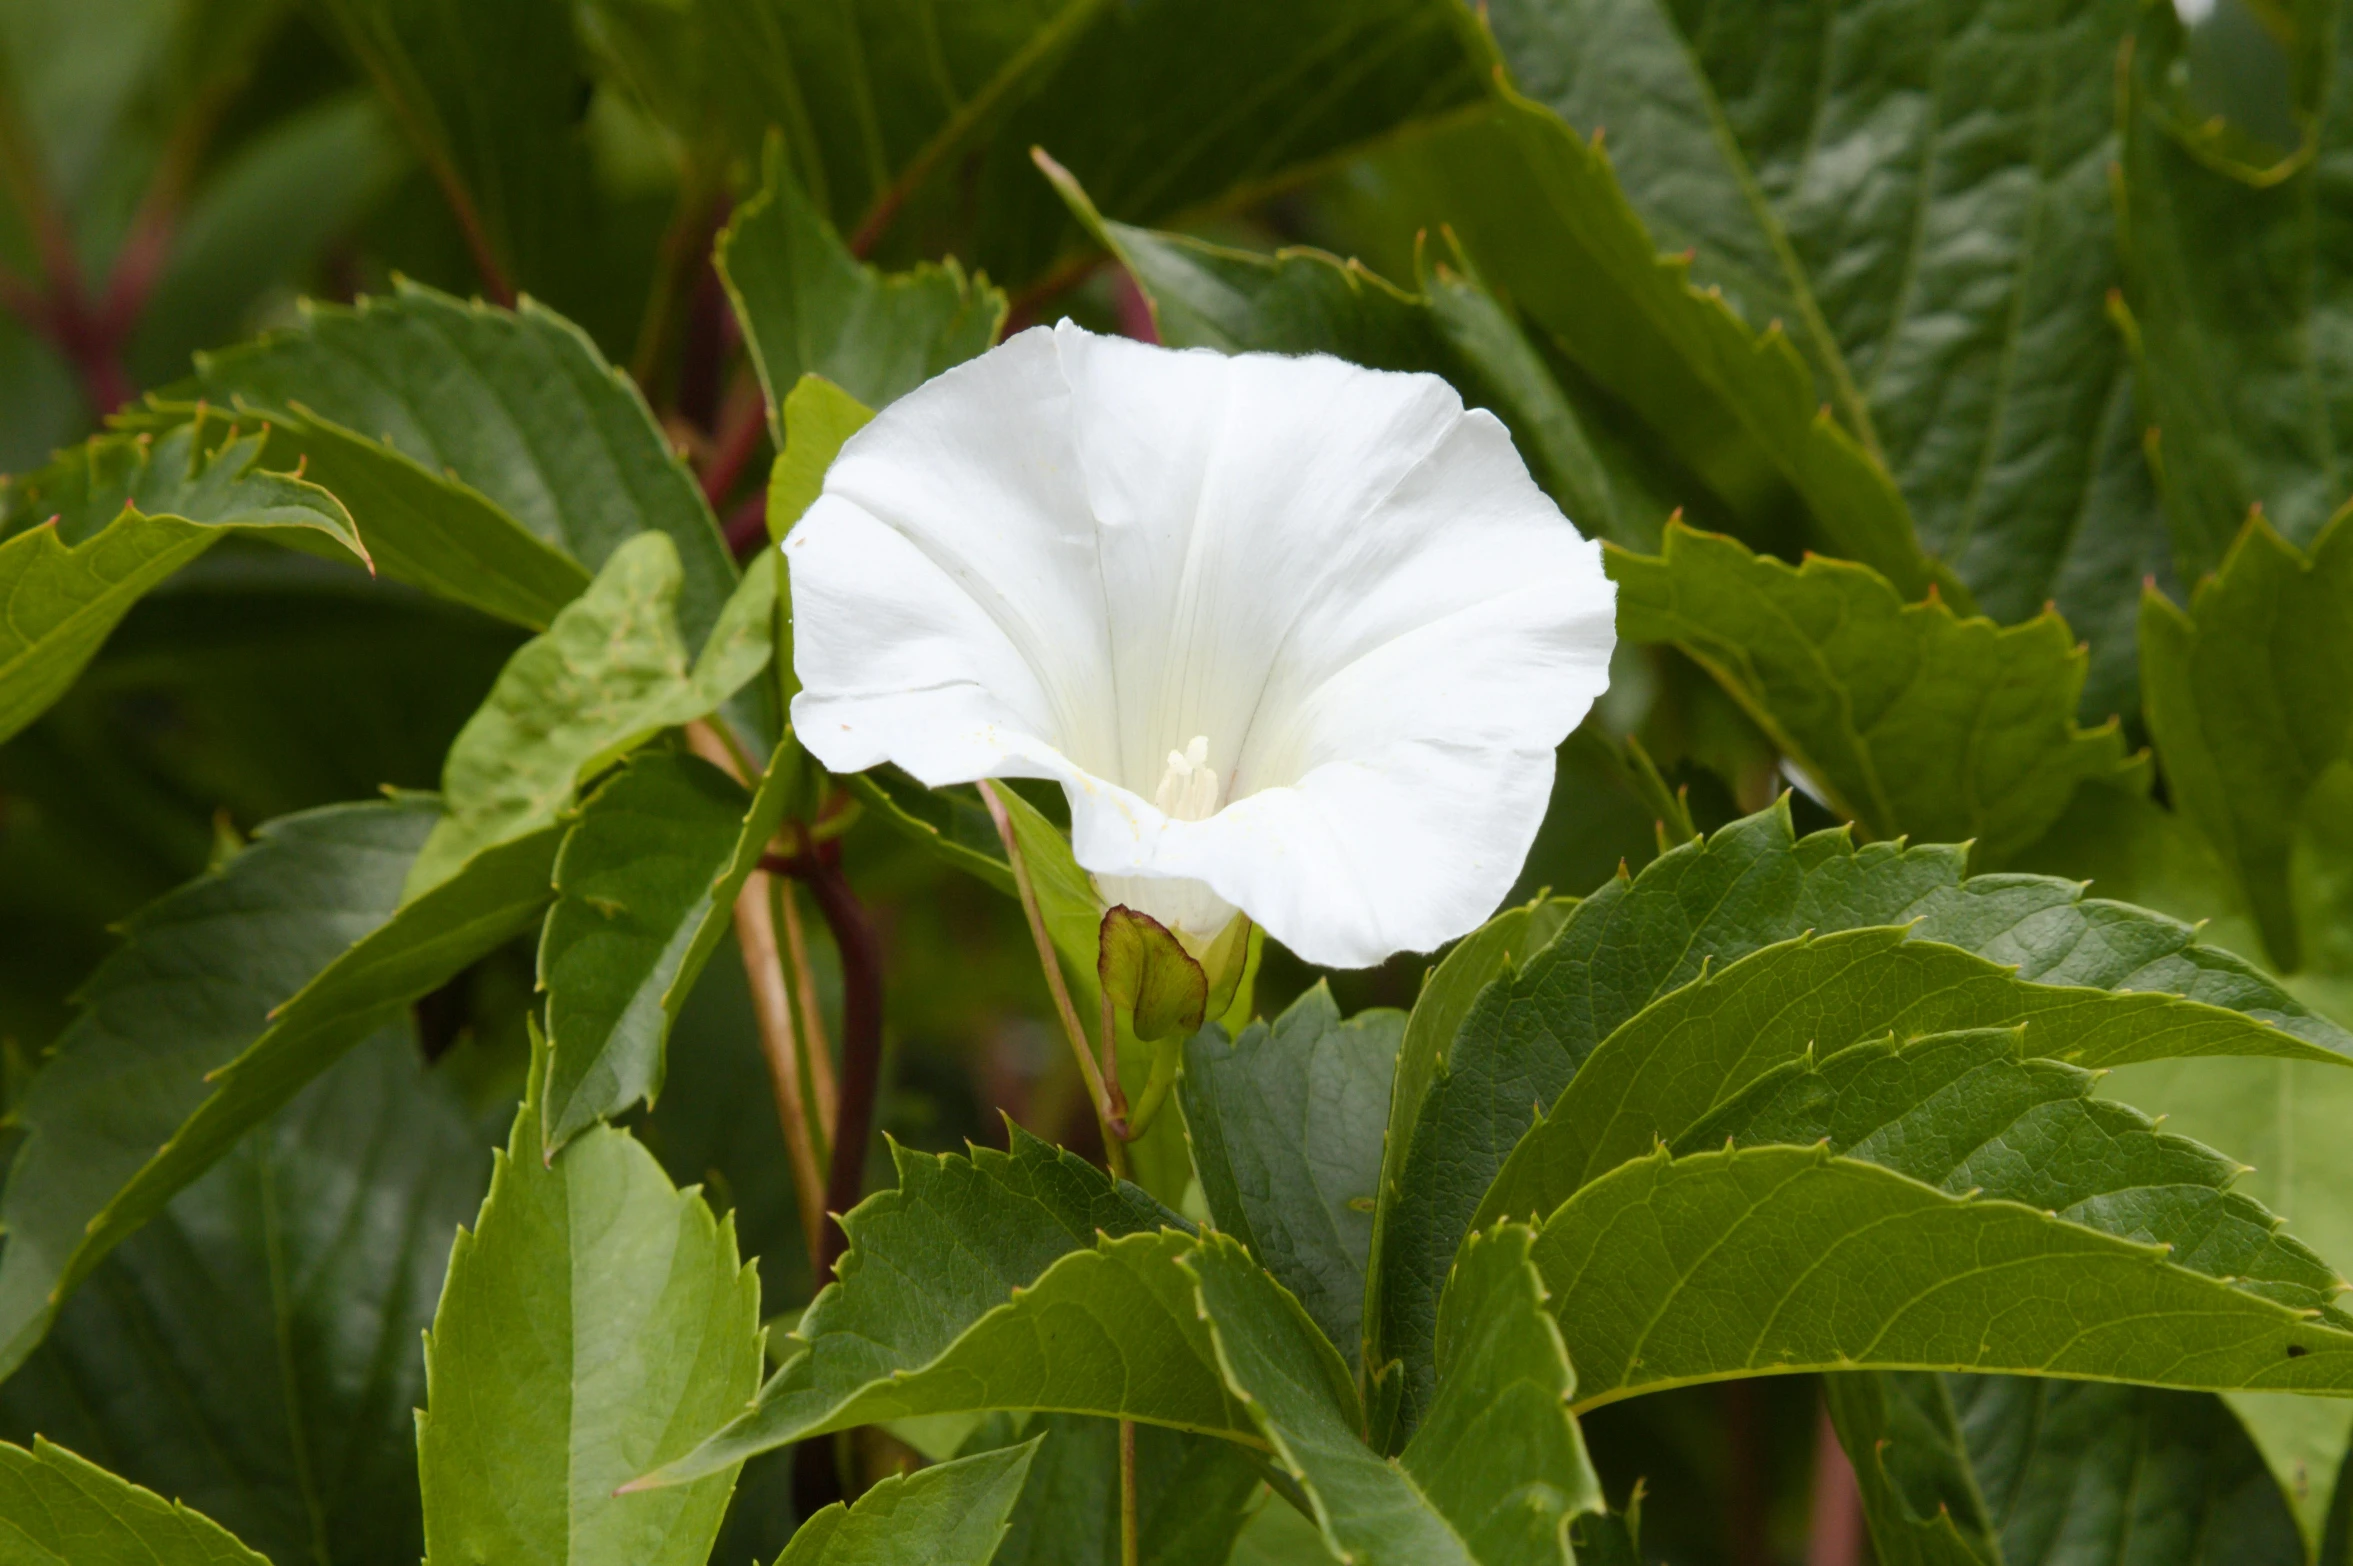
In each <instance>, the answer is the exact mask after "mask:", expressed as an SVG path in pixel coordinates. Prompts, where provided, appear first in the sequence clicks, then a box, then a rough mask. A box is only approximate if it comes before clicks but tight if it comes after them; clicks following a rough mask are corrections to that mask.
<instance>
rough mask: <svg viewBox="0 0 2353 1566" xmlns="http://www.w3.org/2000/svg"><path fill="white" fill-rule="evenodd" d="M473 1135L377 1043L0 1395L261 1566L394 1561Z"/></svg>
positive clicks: (254, 1145)
mask: <svg viewBox="0 0 2353 1566" xmlns="http://www.w3.org/2000/svg"><path fill="white" fill-rule="evenodd" d="M489 1176H490V1150H489V1145H488V1138H487V1137H485V1136H484V1135H482V1133H481V1131H480V1130H479V1128H478V1127H477V1126H476V1124H475V1123H474V1121H473V1118H472V1117H471V1116H470V1115H469V1114H468V1113H467V1112H466V1107H465V1105H464V1103H463V1102H462V1101H461V1100H460V1099H459V1097H458V1095H457V1094H456V1092H455V1091H454V1090H453V1088H452V1087H451V1086H450V1085H449V1084H448V1083H447V1082H444V1081H440V1080H437V1079H436V1078H435V1077H432V1076H429V1075H427V1073H426V1071H425V1068H424V1062H423V1060H422V1059H421V1058H420V1056H419V1055H418V1053H417V1048H416V1042H415V1039H414V1037H413V1033H412V1030H411V1029H410V1028H408V1027H406V1026H403V1025H396V1026H393V1027H389V1028H386V1029H384V1030H383V1031H381V1032H379V1033H378V1034H376V1035H375V1036H374V1037H373V1038H371V1039H370V1040H368V1041H367V1042H366V1043H365V1044H363V1045H362V1046H361V1047H360V1048H358V1049H356V1050H354V1051H352V1053H351V1054H349V1055H348V1056H346V1057H345V1058H344V1059H343V1060H342V1061H341V1062H339V1063H338V1064H337V1065H336V1066H334V1067H333V1068H332V1069H331V1070H329V1071H328V1072H327V1073H326V1074H325V1075H323V1076H322V1077H321V1078H320V1079H319V1080H318V1081H317V1082H315V1083H313V1084H312V1085H311V1086H310V1087H309V1088H307V1089H305V1090H304V1092H303V1093H302V1094H301V1095H300V1096H299V1097H298V1098H296V1100H295V1101H294V1103H293V1104H291V1105H289V1106H288V1108H287V1109H286V1111H285V1112H284V1113H283V1114H281V1115H279V1116H278V1117H276V1118H275V1119H274V1120H272V1121H271V1122H270V1123H269V1124H268V1125H267V1126H265V1127H263V1128H261V1129H259V1130H257V1131H255V1132H253V1133H251V1134H250V1135H249V1136H247V1137H246V1138H245V1140H244V1141H242V1142H240V1143H239V1144H238V1145H237V1147H236V1148H235V1149H233V1150H232V1151H231V1152H230V1153H229V1154H228V1155H227V1156H226V1157H225V1158H223V1159H222V1160H221V1162H220V1164H219V1166H218V1167H216V1168H215V1169H214V1170H213V1171H212V1172H211V1173H210V1174H208V1175H206V1176H205V1177H204V1178H203V1179H201V1180H199V1181H197V1182H196V1183H195V1184H194V1185H192V1186H190V1187H189V1188H188V1189H187V1190H185V1191H183V1192H181V1193H180V1195H179V1196H177V1197H175V1198H174V1199H173V1201H172V1203H171V1205H170V1206H169V1207H168V1208H166V1209H165V1211H164V1212H163V1213H161V1214H159V1215H158V1216H157V1217H156V1219H155V1221H154V1222H153V1223H152V1224H150V1225H149V1226H148V1227H147V1229H146V1230H144V1231H143V1232H141V1233H140V1234H137V1235H134V1236H132V1238H131V1239H130V1240H129V1241H128V1242H127V1243H126V1244H124V1245H123V1246H122V1247H121V1248H120V1249H118V1250H117V1251H115V1253H114V1254H113V1255H112V1256H110V1257H109V1258H108V1259H107V1260H106V1262H105V1263H104V1265H102V1266H101V1267H100V1268H99V1269H98V1271H97V1272H96V1273H95V1274H94V1275H93V1276H92V1277H91V1279H90V1281H89V1282H88V1284H87V1285H85V1286H84V1287H83V1289H82V1290H81V1291H80V1292H79V1293H77V1294H76V1295H75V1296H74V1298H73V1299H72V1300H71V1301H69V1302H68V1303H67V1305H66V1307H65V1310H64V1311H63V1312H62V1313H61V1314H60V1316H59V1318H58V1321H57V1325H56V1326H55V1327H54V1328H53V1329H51V1332H50V1335H49V1339H48V1341H47V1342H46V1343H45V1344H43V1345H42V1347H41V1349H40V1350H39V1351H38V1352H37V1353H35V1354H34V1355H33V1357H32V1358H31V1359H30V1360H29V1361H27V1362H26V1364H25V1366H24V1368H23V1369H21V1370H20V1371H18V1372H17V1374H16V1375H15V1376H14V1377H12V1378H11V1379H10V1380H9V1382H8V1383H7V1385H6V1386H5V1387H0V1429H4V1430H5V1432H6V1433H7V1434H8V1435H9V1436H10V1437H11V1438H13V1439H18V1440H29V1439H30V1438H31V1437H32V1436H33V1434H34V1433H35V1432H38V1433H39V1434H41V1435H44V1436H47V1437H48V1438H49V1439H51V1440H54V1441H58V1442H61V1443H63V1444H64V1445H66V1446H69V1447H71V1448H73V1449H74V1450H75V1451H77V1452H83V1453H86V1454H88V1455H89V1456H90V1457H91V1458H92V1459H94V1460H96V1461H99V1462H102V1463H104V1464H105V1465H106V1466H107V1467H108V1468H110V1469H112V1470H113V1471H114V1472H116V1473H118V1474H121V1475H122V1476H123V1477H125V1478H126V1479H129V1480H131V1481H133V1482H134V1483H137V1484H142V1485H145V1486H146V1487H147V1488H149V1489H151V1490H154V1491H156V1492H158V1493H159V1494H163V1495H169V1496H173V1497H176V1498H178V1499H180V1500H182V1501H185V1502H187V1503H188V1504H189V1505H191V1506H194V1507H196V1508H198V1509H199V1510H201V1511H203V1512H204V1513H205V1514H206V1515H207V1516H210V1517H213V1518H216V1519H217V1520H219V1521H220V1522H221V1523H223V1524H224V1525H226V1526H227V1527H229V1528H231V1529H232V1530H234V1531H235V1532H236V1534H237V1535H238V1537H239V1538H241V1539H244V1540H245V1541H246V1542H247V1543H249V1544H251V1545H252V1546H253V1547H254V1548H256V1549H258V1550H261V1551H263V1552H265V1553H266V1554H268V1555H270V1556H271V1557H272V1558H274V1559H277V1560H280V1561H308V1560H312V1559H315V1558H317V1556H318V1555H319V1554H320V1553H322V1552H323V1553H324V1554H325V1555H326V1556H327V1558H329V1559H332V1560H334V1561H337V1562H351V1563H355V1566H356V1563H367V1566H415V1562H416V1560H417V1557H418V1555H419V1554H420V1553H421V1551H422V1550H423V1547H424V1534H423V1532H422V1518H421V1514H420V1512H419V1510H418V1505H417V1474H416V1416H415V1413H414V1410H415V1408H416V1406H417V1405H418V1404H419V1403H421V1402H423V1401H424V1391H425V1386H424V1368H425V1367H424V1360H423V1357H422V1356H421V1355H420V1354H419V1353H418V1352H417V1339H418V1335H419V1334H420V1333H421V1332H422V1331H423V1330H424V1328H425V1325H426V1323H427V1322H429V1321H430V1320H431V1319H432V1315H433V1302H434V1300H435V1298H437V1297H438V1296H439V1294H440V1292H441V1278H442V1271H443V1268H444V1267H445V1265H446V1263H447V1260H448V1255H449V1242H450V1238H451V1236H452V1235H454V1234H455V1233H456V1231H457V1226H458V1225H459V1224H460V1223H462V1222H464V1221H465V1220H466V1219H468V1218H469V1217H471V1216H472V1215H473V1212H474V1209H475V1208H476V1207H477V1206H479V1205H480V1203H481V1199H482V1188H483V1186H484V1184H485V1183H486V1182H487V1181H488V1179H489Z"/></svg>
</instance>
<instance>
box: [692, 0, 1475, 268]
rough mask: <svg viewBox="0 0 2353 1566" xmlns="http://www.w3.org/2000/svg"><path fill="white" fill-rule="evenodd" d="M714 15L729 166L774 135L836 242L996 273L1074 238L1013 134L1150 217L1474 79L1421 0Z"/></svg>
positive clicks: (1418, 109)
mask: <svg viewBox="0 0 2353 1566" xmlns="http://www.w3.org/2000/svg"><path fill="white" fill-rule="evenodd" d="M712 22H713V24H714V25H713V43H714V45H715V48H716V51H717V57H716V69H715V72H714V91H715V92H716V93H717V94H718V95H719V98H720V101H721V104H722V112H723V114H724V117H725V119H726V121H727V123H728V124H729V126H730V127H731V129H732V131H733V139H734V144H735V147H736V150H737V153H738V155H739V156H741V157H743V158H744V159H745V161H746V162H747V164H748V163H749V162H750V161H751V159H752V158H753V156H754V155H755V154H756V151H757V149H758V148H759V146H760V143H761V140H762V138H763V137H764V136H765V135H766V133H767V131H768V129H769V128H770V127H771V126H774V127H779V128H781V130H782V131H783V135H784V144H785V147H786V149H787V151H788V152H789V153H790V154H791V157H792V162H793V168H792V172H793V173H794V174H795V175H796V176H797V177H798V179H799V181H800V184H801V187H802V188H803V189H804V190H806V191H808V192H809V196H810V199H811V201H812V203H813V204H814V205H815V206H816V207H817V208H818V209H819V210H820V211H821V212H823V213H824V214H825V215H826V216H828V217H829V218H831V219H832V221H833V223H834V224H835V226H836V227H837V228H838V229H839V230H840V231H841V232H842V233H844V234H846V235H848V236H850V248H851V249H852V250H853V251H856V252H858V253H860V254H864V253H866V252H867V251H868V250H869V249H870V248H872V247H873V245H874V243H875V242H876V240H877V239H878V238H880V237H882V236H883V235H885V233H886V232H887V233H888V235H889V236H890V239H889V249H890V251H891V253H892V254H894V255H895V254H899V253H904V254H906V255H909V256H912V255H916V254H938V253H940V252H941V251H944V250H949V249H952V250H954V251H955V252H956V253H957V254H959V255H962V256H964V257H965V258H966V259H967V260H968V261H970V262H972V263H974V264H977V265H979V266H982V267H985V268H986V269H987V270H988V272H989V274H990V275H991V276H993V277H996V278H999V279H1001V280H1007V281H1027V280H1030V279H1033V278H1035V277H1037V276H1038V275H1039V274H1040V273H1042V272H1045V271H1046V270H1047V269H1048V268H1049V267H1051V266H1052V265H1054V264H1055V263H1056V262H1058V261H1059V260H1061V259H1062V257H1063V253H1064V252H1065V251H1067V250H1069V249H1071V248H1074V243H1073V242H1074V241H1076V240H1077V239H1078V238H1079V236H1078V234H1077V232H1076V227H1077V226H1076V224H1075V223H1074V222H1073V221H1072V220H1071V218H1070V216H1069V215H1068V214H1067V213H1066V212H1065V211H1064V210H1063V208H1062V205H1061V203H1060V202H1059V201H1058V200H1057V199H1056V198H1055V196H1054V194H1053V192H1052V191H1051V190H1049V189H1048V188H1046V187H1045V186H1044V185H1043V184H1042V183H1041V182H1040V181H1039V180H1038V179H1037V177H1036V175H1035V173H1034V172H1033V171H1032V170H1031V168H1030V165H1029V161H1028V153H1029V149H1030V148H1032V147H1041V146H1042V147H1044V148H1046V149H1047V150H1048V151H1049V152H1052V153H1054V154H1055V156H1057V157H1059V158H1061V159H1062V160H1063V161H1064V162H1065V163H1067V164H1069V165H1070V167H1071V169H1072V171H1073V172H1074V173H1076V174H1077V175H1078V177H1079V178H1080V179H1082V180H1084V181H1085V182H1086V183H1087V185H1088V187H1089V188H1090V189H1092V190H1094V191H1095V193H1096V195H1097V197H1098V198H1099V199H1100V200H1101V201H1102V204H1103V207H1104V210H1106V211H1108V212H1111V213H1113V214H1114V215H1116V216H1119V217H1122V218H1126V219H1128V220H1130V221H1149V220H1151V219H1153V218H1156V217H1160V216H1163V215H1165V214H1169V213H1174V212H1178V211H1182V210H1184V209H1186V208H1189V207H1193V206H1196V205H1199V204H1202V203H1207V202H1212V201H1217V200H1220V199H1222V198H1228V197H1230V196H1232V195H1235V194H1238V193H1242V192H1246V191H1247V190H1249V189H1251V188H1254V187H1264V186H1267V185H1270V184H1274V183H1277V182H1280V181H1282V180H1284V179H1286V178H1295V177H1297V175H1298V174H1299V173H1301V172H1302V171H1304V170H1306V169H1308V168H1310V167H1313V166H1315V165H1318V164H1320V163H1322V162H1323V161H1325V160H1327V159H1332V158H1335V157H1337V156H1339V155H1340V154H1342V153H1344V152H1346V151H1347V150H1348V149H1350V148H1353V147H1355V146H1358V145H1360V144H1362V143H1364V142H1367V141H1370V140H1372V139H1373V138H1375V137H1377V136H1380V135H1382V134H1384V133H1387V132H1390V131H1393V130H1395V129H1397V128H1399V127H1401V126H1403V125H1406V124H1409V123H1412V122H1414V121H1416V120H1419V119H1422V118H1426V117H1428V116H1431V115H1433V114H1437V113H1442V112H1443V111H1445V110H1447V109H1449V108H1452V107H1455V106H1457V105H1459V104H1461V103H1463V102H1465V101H1466V100H1468V99H1470V98H1471V97H1472V96H1473V95H1474V94H1475V93H1476V91H1477V87H1478V83H1477V78H1476V76H1475V75H1474V72H1473V69H1472V67H1471V64H1470V62H1469V61H1468V60H1467V59H1466V58H1465V55H1464V50H1463V48H1462V45H1461V42H1460V40H1459V37H1458V34H1457V31H1456V23H1455V19H1454V16H1453V15H1452V13H1451V10H1450V8H1449V7H1447V6H1445V5H1442V4H1436V3H1431V0H1369V3H1368V0H1304V3H1298V4H1292V5H1287V6H1283V7H1279V8H1269V7H1266V6H1262V5H1255V4H1250V3H1248V0H1211V3H1207V4H1203V3H1170V0H1146V3H1143V4H1138V5H1114V4H1109V3H1106V0H1017V3H1010V4H1005V5H1000V6H993V7H990V8H988V9H986V10H982V11H971V10H964V9H957V8H952V7H945V6H940V5H937V4H936V3H934V0H890V3H887V4H881V5H872V6H866V7H861V8H859V9H858V10H857V11H856V12H855V13H854V14H853V15H850V16H848V17H847V18H836V17H832V16H827V15H822V14H820V13H816V12H811V11H808V10H805V9H803V8H802V7H800V6H797V5H791V4H785V3H780V0H765V3H761V4H753V5H743V6H730V7H726V8H723V9H721V10H720V11H718V12H717V13H715V14H714V15H713V17H712ZM918 39H920V40H923V45H922V46H921V47H916V46H914V45H913V43H912V41H913V40H918ZM1338 62H1345V63H1344V64H1340V63H1338ZM1335 73H1337V74H1335ZM951 234H952V235H954V236H955V237H954V238H953V239H952V240H949V242H945V243H933V242H931V241H932V239H933V237H934V236H935V235H936V236H940V237H941V238H946V237H947V236H948V235H951Z"/></svg>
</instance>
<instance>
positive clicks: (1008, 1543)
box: [959, 1414, 1260, 1566]
mask: <svg viewBox="0 0 2353 1566" xmlns="http://www.w3.org/2000/svg"><path fill="white" fill-rule="evenodd" d="M1017 1418H1018V1416H1014V1415H1008V1414H992V1415H990V1416H988V1417H987V1418H986V1419H985V1420H983V1422H982V1424H981V1427H980V1429H979V1430H977V1431H976V1432H975V1433H974V1434H973V1436H972V1438H971V1439H970V1440H968V1441H966V1442H965V1443H964V1446H963V1448H962V1449H961V1451H960V1453H959V1455H960V1456H961V1455H970V1454H971V1453H973V1452H976V1451H980V1450H983V1449H993V1448H994V1447H996V1446H1001V1445H1009V1444H1011V1443H1012V1442H1013V1441H1015V1440H1018V1439H1019V1438H1020V1437H1021V1436H1023V1435H1030V1434H1031V1433H1032V1432H1042V1433H1041V1434H1037V1435H1035V1436H1034V1437H1033V1439H1034V1441H1035V1442H1036V1443H1037V1455H1036V1456H1035V1457H1034V1458H1032V1459H1031V1461H1030V1468H1029V1482H1028V1483H1027V1484H1026V1485H1025V1486H1023V1488H1022V1492H1021V1500H1020V1503H1019V1504H1018V1505H1016V1506H1015V1507H1014V1508H1013V1516H1012V1519H1011V1522H1010V1524H1009V1525H1008V1527H1007V1529H1006V1532H1005V1542H1004V1543H1003V1544H1002V1545H1000V1546H999V1547H998V1549H997V1553H996V1556H995V1558H994V1560H993V1562H992V1563H991V1566H1106V1563H1108V1562H1111V1561H1115V1560H1117V1559H1118V1558H1119V1424H1118V1422H1117V1421H1116V1420H1110V1419H1092V1418H1088V1417H1086V1416H1084V1415H1078V1414H1042V1415H1039V1416H1036V1417H1034V1418H1031V1419H1029V1420H1027V1421H1026V1422H1021V1423H1020V1424H1019V1428H1018V1429H1016V1428H1015V1426H1016V1423H1017ZM1000 1427H1001V1431H1002V1434H1001V1436H1000ZM1131 1428H1132V1430H1133V1432H1134V1435H1135V1443H1136V1465H1135V1474H1136V1559H1137V1563H1138V1566H1193V1563H1194V1562H1197V1561H1223V1560H1225V1559H1226V1558H1227V1556H1229V1555H1230V1554H1231V1553H1232V1552H1233V1547H1234V1540H1235V1538H1236V1536H1238V1535H1239V1534H1240V1533H1241V1532H1242V1530H1243V1528H1244V1527H1245V1526H1246V1525H1247V1524H1248V1523H1249V1521H1250V1517H1251V1513H1252V1510H1253V1507H1252V1502H1253V1501H1254V1500H1255V1499H1256V1498H1257V1497H1258V1495H1259V1493H1260V1490H1259V1477H1258V1476H1259V1464H1258V1460H1257V1454H1256V1453H1254V1452H1253V1451H1252V1450H1251V1449H1250V1448H1248V1447H1244V1446H1241V1445H1238V1444H1236V1443H1235V1442H1232V1441H1221V1440H1218V1439H1216V1438H1214V1437H1211V1436H1198V1435H1192V1434H1189V1433H1187V1432H1185V1431H1182V1430H1169V1429H1165V1428H1163V1427H1162V1426H1159V1425H1135V1426H1132V1427H1131Z"/></svg>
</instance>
